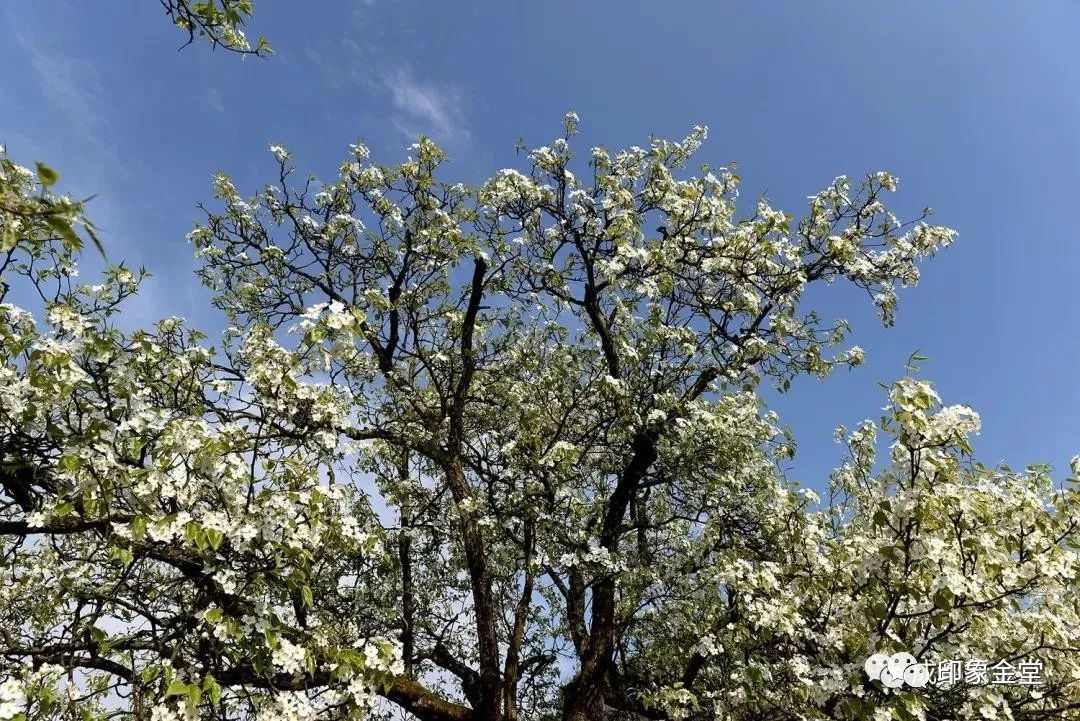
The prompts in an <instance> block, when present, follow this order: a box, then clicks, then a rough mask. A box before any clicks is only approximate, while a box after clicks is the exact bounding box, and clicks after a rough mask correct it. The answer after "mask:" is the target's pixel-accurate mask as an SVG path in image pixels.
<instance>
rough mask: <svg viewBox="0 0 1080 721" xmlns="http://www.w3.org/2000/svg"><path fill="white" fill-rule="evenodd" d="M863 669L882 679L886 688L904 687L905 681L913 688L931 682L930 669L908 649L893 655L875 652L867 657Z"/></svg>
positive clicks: (876, 679) (876, 678) (873, 677)
mask: <svg viewBox="0 0 1080 721" xmlns="http://www.w3.org/2000/svg"><path fill="white" fill-rule="evenodd" d="M863 669H864V670H865V671H866V675H867V676H869V677H870V678H871V679H873V680H875V681H881V683H882V684H883V685H884V686H885V687H886V688H902V687H903V686H904V684H905V683H906V684H907V685H908V686H911V687H912V688H922V687H923V686H925V685H926V684H927V683H929V682H930V669H929V668H928V667H927V665H926V664H924V663H919V662H918V661H916V660H915V657H914V656H912V655H911V654H910V653H908V652H907V651H900V652H899V653H894V654H892V655H891V656H890V655H886V654H884V653H875V654H873V655H872V656H870V658H868V659H866V662H865V663H864V664H863Z"/></svg>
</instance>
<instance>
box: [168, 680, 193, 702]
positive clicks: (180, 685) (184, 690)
mask: <svg viewBox="0 0 1080 721" xmlns="http://www.w3.org/2000/svg"><path fill="white" fill-rule="evenodd" d="M187 694H188V685H187V684H186V683H184V682H183V681H180V680H176V681H173V682H172V683H170V684H169V688H167V689H165V698H169V697H170V696H187Z"/></svg>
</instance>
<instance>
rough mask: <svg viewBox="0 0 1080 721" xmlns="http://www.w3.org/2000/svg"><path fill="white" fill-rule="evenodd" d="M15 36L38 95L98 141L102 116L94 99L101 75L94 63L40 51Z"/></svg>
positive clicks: (98, 93) (63, 54) (98, 97)
mask: <svg viewBox="0 0 1080 721" xmlns="http://www.w3.org/2000/svg"><path fill="white" fill-rule="evenodd" d="M16 39H17V40H18V42H19V44H20V45H21V46H22V47H23V49H25V50H26V52H27V57H28V58H29V60H30V64H31V66H32V67H33V69H34V72H35V73H36V74H37V79H38V82H39V83H40V87H41V92H42V95H44V96H45V97H46V99H47V100H48V101H49V102H50V103H52V104H53V105H55V106H56V107H57V109H59V110H60V111H61V112H63V113H65V114H66V115H67V116H68V117H69V118H71V119H72V120H73V121H74V122H75V123H77V124H78V126H79V127H82V128H83V131H84V134H86V135H87V136H90V137H93V138H94V139H95V140H100V137H99V133H100V132H101V130H102V117H101V114H100V113H99V112H98V108H99V107H100V105H101V104H100V103H99V102H98V100H99V99H100V97H101V95H102V94H103V92H102V83H101V77H100V75H99V74H98V72H97V70H96V69H95V68H94V66H93V65H91V64H90V63H89V62H87V61H85V60H82V59H81V58H75V57H72V56H71V55H69V54H67V53H49V52H44V51H42V50H41V49H40V48H39V47H38V46H37V44H36V43H34V42H33V41H32V40H30V39H29V38H27V37H25V36H23V35H21V34H20V35H16Z"/></svg>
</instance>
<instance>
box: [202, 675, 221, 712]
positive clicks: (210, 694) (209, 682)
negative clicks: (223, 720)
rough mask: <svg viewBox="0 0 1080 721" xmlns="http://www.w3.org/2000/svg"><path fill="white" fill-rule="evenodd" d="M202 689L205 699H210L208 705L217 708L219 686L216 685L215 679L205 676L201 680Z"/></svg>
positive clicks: (219, 700) (219, 693) (219, 698)
mask: <svg viewBox="0 0 1080 721" xmlns="http://www.w3.org/2000/svg"><path fill="white" fill-rule="evenodd" d="M202 689H203V691H205V692H206V697H207V698H209V699H210V703H212V704H214V708H217V706H218V704H220V703H221V685H220V684H218V682H217V679H215V678H214V677H213V676H207V677H206V678H204V679H203V682H202Z"/></svg>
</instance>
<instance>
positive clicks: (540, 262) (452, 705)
mask: <svg viewBox="0 0 1080 721" xmlns="http://www.w3.org/2000/svg"><path fill="white" fill-rule="evenodd" d="M576 126H577V118H576V116H575V115H573V114H570V115H568V116H567V118H566V127H565V131H564V133H563V134H562V135H561V137H559V138H557V139H556V140H555V142H553V143H552V144H550V145H548V146H543V147H538V148H535V149H533V150H532V151H531V152H530V153H529V155H528V161H527V163H526V164H525V165H524V167H523V168H522V169H520V170H515V169H506V170H501V171H499V172H498V173H496V174H495V175H494V176H493V177H492V178H491V179H490V180H488V181H487V182H486V183H483V184H482V185H480V186H478V187H467V186H465V185H462V184H459V183H448V182H444V181H442V180H441V179H440V177H439V176H440V173H441V172H442V171H441V166H442V165H443V164H444V162H445V156H444V155H443V153H442V152H441V151H440V150H439V148H438V147H436V145H435V144H434V143H432V142H431V141H430V140H428V139H425V138H421V139H420V140H419V142H418V143H416V144H415V145H414V146H413V148H412V151H411V152H412V155H411V157H409V158H408V159H407V160H406V161H405V162H402V163H399V164H397V165H392V166H385V165H379V164H377V163H375V162H374V161H372V160H371V158H370V157H369V152H368V150H367V149H366V148H365V147H363V146H362V145H354V146H351V147H350V150H349V153H348V156H347V157H346V159H345V161H344V162H343V163H342V165H341V167H340V171H339V173H338V175H337V177H335V178H332V179H330V180H327V181H319V180H316V179H315V178H314V177H312V176H303V177H298V175H297V174H296V173H295V171H294V163H293V158H292V157H291V155H290V154H289V153H288V151H287V150H286V149H285V148H283V147H280V146H271V148H270V152H271V154H272V156H273V167H274V168H275V169H274V172H273V178H272V180H271V182H270V183H268V184H267V185H266V186H265V187H264V188H262V189H260V190H258V191H256V192H254V193H251V194H242V193H241V191H240V190H239V189H237V188H236V187H235V186H234V184H233V183H232V181H230V179H229V178H228V177H226V176H225V175H218V176H217V177H216V178H215V180H214V189H215V196H216V200H215V201H214V202H213V203H211V204H209V205H206V206H204V218H203V220H202V222H201V223H199V224H198V225H197V227H196V228H195V229H194V230H193V231H192V232H191V234H190V236H189V238H190V241H191V242H192V244H193V246H194V247H195V249H196V253H197V255H198V257H199V258H200V263H201V268H200V270H199V274H200V276H201V277H202V279H203V281H204V282H205V283H206V284H207V285H208V286H209V287H210V288H212V289H213V290H214V292H215V304H216V306H217V307H218V308H219V309H220V310H221V311H223V312H224V314H225V315H226V317H227V318H228V319H229V322H230V324H231V325H230V328H229V330H228V331H227V332H226V334H225V336H224V337H223V338H222V339H221V340H220V342H217V343H214V344H210V343H209V342H208V339H207V338H205V337H204V336H203V335H202V334H201V333H199V332H198V330H196V329H194V328H192V327H190V326H189V325H188V323H186V322H185V321H184V320H182V319H180V318H169V319H165V320H162V321H161V322H159V323H158V324H157V325H156V326H155V327H153V328H150V329H145V330H139V331H135V332H131V333H123V332H121V331H120V330H118V329H117V327H116V323H115V319H116V314H117V313H121V312H123V306H124V304H125V301H127V299H128V298H129V297H130V296H132V295H134V294H135V293H136V292H137V289H138V284H139V280H140V273H139V272H133V271H132V270H129V269H127V268H125V267H123V266H122V265H121V266H113V267H111V268H110V269H109V270H108V271H107V273H106V274H105V276H104V278H103V279H102V282H101V283H99V284H97V285H88V284H83V283H79V282H77V280H76V278H75V277H74V271H75V259H76V258H75V256H76V253H77V249H76V247H75V245H74V244H72V243H71V242H70V240H69V239H68V237H67V236H68V234H67V233H66V232H59V231H58V229H57V227H56V225H55V224H54V223H52V222H51V221H50V220H49V219H48V217H43V216H37V215H32V214H31V215H22V216H20V215H13V214H10V213H8V214H5V216H4V218H3V222H4V226H5V227H4V233H5V238H13V239H14V241H13V242H8V243H7V244H6V245H5V250H4V253H3V255H2V256H0V266H2V268H3V274H4V285H3V295H4V297H3V298H0V300H2V301H4V302H3V305H2V306H0V341H2V343H0V347H2V351H0V362H2V365H0V373H2V383H0V453H2V455H0V459H2V466H0V482H2V495H0V539H2V540H0V543H2V547H0V558H2V561H0V564H2V566H0V570H2V571H3V575H4V578H5V583H4V585H3V591H2V592H0V609H2V611H0V618H2V619H3V621H2V622H0V646H2V647H0V658H2V659H3V661H2V662H0V663H2V664H3V665H2V670H0V673H3V675H4V676H5V678H7V679H8V680H7V681H5V682H4V683H3V685H2V686H0V694H2V698H0V718H9V719H11V718H16V719H45V718H66V717H68V715H70V714H71V713H76V712H77V714H79V715H81V717H82V718H115V717H122V718H139V719H141V718H152V719H154V720H155V721H173V720H174V719H181V718H208V719H209V718H216V719H246V718H259V719H279V718H288V719H316V718H318V719H343V718H356V717H362V716H363V715H364V714H371V715H373V716H379V715H380V714H390V715H391V716H392V715H394V714H395V713H400V712H401V711H402V710H404V711H405V712H407V713H408V714H409V715H411V716H412V717H414V718H418V719H423V720H424V721H450V720H455V719H459V720H465V719H475V720H477V721H479V720H481V719H485V720H494V719H507V720H512V719H523V720H524V719H549V718H563V719H573V720H574V721H579V720H581V721H583V720H586V719H588V720H592V719H600V718H628V719H640V718H650V719H705V718H710V719H711V718H731V719H813V718H835V719H861V718H869V717H873V718H875V719H885V718H895V719H909V718H926V719H943V718H972V719H975V718H1010V717H1011V718H1018V719H1019V718H1031V719H1035V718H1055V717H1059V718H1065V717H1066V715H1067V714H1068V713H1070V711H1069V709H1075V708H1077V704H1078V703H1080V700H1078V696H1077V685H1076V684H1077V679H1078V678H1080V655H1078V654H1077V653H1076V649H1077V641H1078V639H1077V634H1078V631H1077V626H1078V624H1077V622H1078V620H1080V618H1078V615H1080V608H1078V605H1077V597H1076V594H1075V589H1076V579H1077V573H1078V570H1080V564H1078V560H1077V554H1076V524H1077V521H1076V516H1077V509H1078V506H1077V495H1076V490H1075V487H1074V486H1073V485H1071V484H1068V485H1066V486H1057V487H1055V485H1054V483H1053V481H1052V480H1051V478H1050V475H1049V469H1047V468H1044V467H1037V466H1036V467H1031V468H1029V469H1027V470H1026V471H1025V472H1023V473H1017V472H1014V471H1012V470H1009V469H1006V468H988V467H986V466H984V465H982V464H980V463H978V462H977V461H975V460H974V459H973V458H972V455H971V454H972V448H971V446H970V445H969V441H968V438H969V436H970V435H971V434H973V433H974V432H976V431H977V430H978V427H979V420H978V416H977V415H976V414H975V413H974V412H973V411H971V410H970V409H967V408H965V407H963V406H942V404H941V401H940V399H939V398H938V397H937V396H936V394H935V393H934V391H933V389H932V387H931V386H930V385H929V384H928V383H927V382H925V381H923V380H920V379H918V378H917V377H915V376H913V375H912V376H909V377H906V378H904V379H902V380H901V381H899V382H897V383H895V384H893V385H892V386H891V388H890V389H889V407H888V410H887V413H886V415H885V417H884V418H882V419H881V421H880V422H879V423H876V424H875V423H870V422H867V423H865V424H863V425H861V426H859V427H858V428H856V429H855V430H854V431H851V432H847V431H845V430H844V429H840V430H839V431H838V436H837V437H838V439H839V440H841V441H842V442H843V443H844V444H845V445H846V448H847V454H846V458H845V459H844V460H843V464H842V465H841V466H840V468H839V469H838V470H837V472H836V473H835V474H834V476H833V478H832V479H831V482H830V484H829V488H830V493H829V497H828V498H827V499H826V500H825V501H824V502H822V501H821V500H820V499H818V498H817V497H816V494H814V493H813V492H812V491H808V490H806V489H799V488H796V487H794V485H793V484H791V483H789V482H788V481H786V480H785V477H784V475H783V471H782V461H784V460H785V459H787V458H789V457H790V456H791V454H792V453H793V439H791V438H790V437H789V435H787V434H786V433H785V431H784V430H783V429H782V427H781V426H780V423H779V418H778V416H777V415H776V413H774V412H773V411H771V410H769V409H766V408H765V407H764V405H763V403H762V400H761V399H760V397H759V396H758V394H757V390H756V389H757V388H758V387H759V386H760V384H761V383H766V382H767V383H773V384H777V385H779V386H780V387H785V386H786V385H787V383H788V382H789V381H790V380H791V379H792V378H794V377H796V376H799V375H805V374H813V375H818V376H825V375H827V374H828V373H829V372H830V371H831V370H833V369H834V368H836V367H838V366H850V365H855V364H857V363H859V362H860V360H861V359H862V352H861V350H860V349H858V347H844V342H845V336H846V333H847V330H848V328H847V324H846V323H844V322H842V321H836V322H827V321H825V320H823V319H822V318H820V317H819V315H818V314H817V313H815V312H814V311H813V309H812V308H808V307H806V306H807V303H806V301H805V300H804V298H803V296H804V294H805V292H806V290H807V288H809V287H811V286H813V285H817V284H820V285H824V284H829V283H832V282H844V283H851V284H854V285H855V286H856V287H858V288H861V289H864V290H865V291H866V292H867V294H868V296H869V297H870V300H871V302H873V303H874V304H875V305H876V306H877V308H878V310H879V313H880V316H881V318H882V320H883V321H884V322H885V323H886V324H888V323H890V322H891V321H892V318H893V316H894V312H895V310H896V302H897V288H898V287H900V286H906V285H913V284H914V283H915V282H916V281H917V279H918V263H919V261H920V260H922V259H924V258H926V257H929V256H930V255H932V254H933V253H934V252H935V251H936V250H937V249H939V248H940V247H942V246H945V245H948V244H949V243H950V242H951V240H952V237H953V232H952V231H951V230H949V229H947V228H944V227H941V226H936V225H932V224H929V223H928V222H926V218H925V215H924V216H923V217H919V218H915V219H913V220H909V221H904V220H901V219H899V218H897V217H896V216H894V215H893V214H892V213H891V212H890V211H889V210H888V208H887V206H886V205H885V198H886V196H887V194H889V193H891V192H892V191H894V190H896V187H897V181H896V179H895V178H894V177H892V176H891V175H889V174H887V173H874V174H870V175H868V176H867V177H866V178H864V179H863V180H862V182H861V183H858V184H855V183H852V182H851V181H849V180H848V179H846V178H843V177H841V178H837V179H835V180H834V181H832V182H831V183H830V184H829V185H828V186H827V187H826V188H825V189H824V190H823V191H821V192H819V193H817V194H815V195H813V196H811V198H810V199H809V203H808V207H807V209H806V211H805V212H804V213H803V214H802V215H801V216H800V217H799V218H797V219H796V217H795V216H793V215H791V214H788V213H785V212H782V211H780V210H777V209H775V208H773V207H771V206H770V205H769V204H768V203H767V202H766V201H765V200H760V201H758V203H757V204H756V207H754V208H753V212H752V213H750V214H743V215H740V214H739V213H738V211H737V210H736V198H737V187H738V182H739V179H738V176H737V175H736V173H735V172H734V170H733V169H732V168H727V167H725V168H708V167H702V168H701V171H700V172H699V173H696V174H690V173H688V172H687V171H686V170H685V166H686V165H687V163H688V162H689V161H690V159H691V156H692V155H693V154H694V153H695V151H697V150H698V146H699V145H700V144H701V143H702V141H703V140H704V139H705V136H706V131H705V129H704V128H695V129H694V130H693V131H692V132H691V133H690V134H689V135H688V136H687V137H686V138H685V139H683V140H681V141H679V142H670V141H665V140H659V139H653V140H652V141H651V142H650V143H649V144H648V145H647V146H646V147H644V148H638V147H634V148H629V149H625V150H619V151H610V150H607V149H604V148H594V149H592V150H591V151H590V152H589V153H588V154H587V155H586V158H585V159H582V160H578V159H577V158H575V156H574V153H573V150H572V145H573V138H574V134H575V132H576ZM2 179H3V183H4V194H5V195H4V197H5V199H6V201H5V204H6V206H7V205H12V204H13V203H16V204H18V203H21V204H23V205H25V204H29V203H33V202H48V203H53V204H56V203H60V204H62V202H63V201H61V200H59V199H53V198H52V196H51V191H50V190H49V188H48V185H49V180H50V179H49V177H48V176H47V175H45V174H40V173H39V174H35V173H33V172H31V171H28V170H26V169H24V168H21V167H19V166H17V165H15V164H14V163H13V162H10V161H5V165H4V173H3V176H2ZM35 199H36V200H35ZM9 201H10V202H9ZM15 287H19V288H22V290H23V292H24V293H26V297H29V293H28V291H29V290H32V291H33V293H34V295H36V297H37V298H38V299H39V301H40V305H41V312H40V313H39V315H37V316H36V317H35V316H34V315H32V314H31V313H30V312H29V311H27V310H24V309H20V308H18V307H16V306H15V305H13V304H12V303H10V302H8V298H7V296H8V294H9V291H12V289H13V288H15ZM12 292H13V291H12ZM879 432H882V433H885V434H887V435H888V436H889V437H891V438H892V439H893V442H892V444H891V446H890V447H889V448H890V450H889V458H888V459H887V460H886V461H884V462H881V463H879V462H877V461H876V459H875V448H876V447H877V445H878V444H877V442H876V441H877V433H879ZM901 650H902V651H908V652H910V653H912V654H914V656H915V657H916V658H918V659H920V660H922V659H932V658H939V657H941V658H944V657H949V658H984V659H994V660H996V659H1017V658H1020V657H1024V658H1031V659H1037V660H1038V661H1039V662H1041V663H1042V664H1043V671H1044V676H1045V683H1044V685H1042V686H1040V687H1039V688H1038V689H1037V690H1035V691H1032V690H1031V689H1030V688H1026V687H1017V686H1011V687H1001V686H987V685H984V686H978V685H965V684H960V685H958V686H954V687H950V688H937V687H933V688H922V689H911V688H908V689H899V690H897V689H887V688H885V687H883V686H882V685H881V684H880V683H879V682H874V681H871V680H869V679H868V678H867V677H866V674H865V672H864V670H863V662H864V660H865V659H866V657H867V656H869V655H870V654H872V653H875V652H893V651H901Z"/></svg>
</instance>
